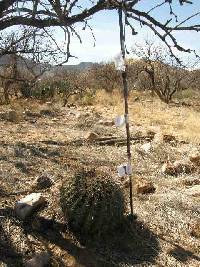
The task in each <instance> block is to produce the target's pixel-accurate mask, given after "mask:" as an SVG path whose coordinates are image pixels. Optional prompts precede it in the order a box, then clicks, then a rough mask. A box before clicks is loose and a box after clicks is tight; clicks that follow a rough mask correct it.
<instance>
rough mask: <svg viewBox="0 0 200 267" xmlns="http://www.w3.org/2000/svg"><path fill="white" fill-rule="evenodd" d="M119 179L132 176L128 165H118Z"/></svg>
mask: <svg viewBox="0 0 200 267" xmlns="http://www.w3.org/2000/svg"><path fill="white" fill-rule="evenodd" d="M117 170H118V175H119V177H123V176H125V175H131V174H132V167H131V165H130V164H125V165H120V166H119V167H117Z"/></svg>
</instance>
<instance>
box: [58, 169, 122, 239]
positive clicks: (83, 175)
mask: <svg viewBox="0 0 200 267" xmlns="http://www.w3.org/2000/svg"><path fill="white" fill-rule="evenodd" d="M60 202H61V207H62V210H63V212H64V216H65V218H66V220H67V222H68V225H69V227H70V229H71V230H72V231H74V232H75V233H76V234H79V235H81V236H83V237H87V238H91V239H94V238H95V237H100V236H103V235H105V234H106V233H108V232H109V231H112V230H113V229H115V228H116V227H117V226H118V225H120V223H121V222H122V219H123V216H124V210H125V205H124V197H123V193H122V191H121V189H120V187H119V186H118V185H117V184H115V183H114V181H113V180H112V179H111V178H110V177H108V176H107V175H106V174H104V173H97V172H95V171H94V170H90V171H87V170H82V171H81V172H79V173H77V174H75V175H74V176H72V177H71V178H70V179H69V180H68V181H66V182H65V183H63V186H62V188H61V198H60Z"/></svg>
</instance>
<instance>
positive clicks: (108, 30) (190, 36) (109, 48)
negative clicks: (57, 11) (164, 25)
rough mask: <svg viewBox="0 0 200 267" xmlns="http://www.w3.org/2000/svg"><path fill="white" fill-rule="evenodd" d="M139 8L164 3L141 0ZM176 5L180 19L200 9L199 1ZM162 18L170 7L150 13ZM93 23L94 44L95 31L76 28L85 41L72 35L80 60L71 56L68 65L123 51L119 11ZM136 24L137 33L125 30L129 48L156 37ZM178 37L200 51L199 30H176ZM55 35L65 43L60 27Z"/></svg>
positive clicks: (98, 16) (101, 59)
mask: <svg viewBox="0 0 200 267" xmlns="http://www.w3.org/2000/svg"><path fill="white" fill-rule="evenodd" d="M140 2H141V3H140V4H139V5H137V6H136V7H137V8H138V9H140V10H149V9H151V7H153V6H155V4H158V3H161V2H163V1H162V0H141V1H140ZM175 2H176V4H175V5H174V11H175V13H176V14H178V15H179V18H180V21H181V20H182V19H184V18H187V17H188V16H190V15H192V14H194V13H196V12H198V11H200V0H194V1H193V3H194V4H193V5H189V4H188V5H185V6H183V7H180V5H179V4H178V0H177V1H176V0H175ZM151 15H153V16H154V17H155V18H157V19H158V20H159V21H166V19H167V18H169V17H170V15H169V8H167V7H161V8H159V9H156V10H155V11H153V12H152V13H151ZM191 23H200V15H198V16H197V17H195V19H192V20H191ZM90 25H91V27H92V29H93V33H94V35H95V39H96V41H95V46H94V40H93V37H92V34H91V32H90V31H89V30H86V31H82V26H80V25H78V26H77V27H76V29H77V30H78V32H79V33H80V35H81V38H82V44H80V42H79V40H78V39H77V38H73V39H72V42H71V53H72V54H73V55H74V56H76V57H78V59H74V58H71V59H70V60H69V62H68V64H78V63H80V62H83V61H84V62H107V61H111V60H113V58H114V57H116V55H117V54H119V53H120V45H119V27H118V13H117V11H106V12H105V11H103V12H100V13H98V14H96V15H94V16H93V18H92V19H91V21H90ZM133 25H134V27H135V29H136V31H137V32H138V34H137V35H136V36H132V35H131V33H130V30H128V29H127V32H126V45H127V48H128V50H129V51H130V49H131V47H133V46H134V44H135V43H142V42H143V41H144V40H145V39H151V40H155V42H160V41H158V39H157V38H155V36H154V34H153V33H152V31H151V30H149V29H148V28H146V27H143V28H141V26H140V25H138V24H137V23H136V22H135V21H133ZM176 37H177V40H178V41H179V42H180V44H181V45H183V46H184V47H186V48H192V49H196V50H200V32H199V33H196V32H195V33H194V32H193V33H192V32H188V31H187V32H179V33H176ZM56 38H57V40H58V41H59V42H61V43H62V42H63V34H62V32H61V31H59V30H57V32H56Z"/></svg>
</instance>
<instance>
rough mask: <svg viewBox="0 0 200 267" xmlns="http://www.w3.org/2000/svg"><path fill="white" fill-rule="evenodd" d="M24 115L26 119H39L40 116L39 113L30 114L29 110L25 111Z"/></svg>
mask: <svg viewBox="0 0 200 267" xmlns="http://www.w3.org/2000/svg"><path fill="white" fill-rule="evenodd" d="M25 115H26V116H27V117H31V118H40V117H41V114H40V113H37V112H32V111H30V110H26V111H25Z"/></svg>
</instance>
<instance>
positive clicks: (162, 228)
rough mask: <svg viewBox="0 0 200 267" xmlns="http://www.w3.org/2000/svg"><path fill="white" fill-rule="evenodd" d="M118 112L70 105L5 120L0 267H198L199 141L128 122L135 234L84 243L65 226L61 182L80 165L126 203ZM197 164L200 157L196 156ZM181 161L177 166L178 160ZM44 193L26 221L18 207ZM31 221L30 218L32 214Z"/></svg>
mask: <svg viewBox="0 0 200 267" xmlns="http://www.w3.org/2000/svg"><path fill="white" fill-rule="evenodd" d="M114 116H115V114H114V110H113V108H112V107H106V108H102V107H101V108H100V107H70V108H68V107H66V108H59V109H52V108H50V107H49V106H47V105H38V109H37V110H31V109H30V110H23V112H22V111H21V113H20V112H19V111H17V114H15V112H8V111H7V108H4V107H2V109H1V114H0V266H2V267H3V266H10V267H11V266H13V267H17V266H24V265H25V266H37V267H38V266H45V264H46V266H71V267H73V266H74V267H75V266H85V267H88V266H91V267H98V266H123V267H125V266H171V267H174V266H190V267H193V266H196V267H197V266H199V265H200V253H199V252H200V239H199V238H200V229H199V224H200V161H198V157H200V144H198V143H192V142H190V143H189V142H187V141H186V140H184V139H182V138H179V137H177V136H176V135H174V136H173V135H171V134H168V135H167V134H166V133H163V132H162V130H159V127H155V128H153V127H143V126H141V125H140V126H135V125H134V121H133V118H130V119H131V123H130V124H131V136H132V141H131V142H132V145H131V150H132V157H133V158H132V165H133V176H132V179H133V192H134V196H133V203H134V213H135V215H136V216H135V217H137V218H135V219H134V221H133V222H131V223H130V225H129V231H128V232H127V230H126V231H121V230H119V231H118V230H116V232H114V233H110V236H109V237H108V240H107V241H105V240H99V242H98V244H95V245H94V244H92V245H91V244H83V243H82V242H81V241H80V240H78V239H77V238H76V237H75V236H73V235H72V233H70V232H69V231H68V229H67V227H66V225H65V222H64V219H63V214H62V211H61V208H60V204H59V189H60V186H61V184H62V182H63V181H64V180H65V179H68V177H69V176H71V175H73V174H74V172H75V171H77V169H80V168H81V167H83V166H87V167H91V168H96V169H100V170H101V171H104V172H107V173H109V174H110V175H111V176H112V178H113V180H114V181H115V182H116V183H118V184H119V185H120V186H121V188H122V190H123V192H124V194H125V196H126V199H127V214H129V212H130V210H129V182H128V180H127V178H125V177H122V178H119V176H118V174H117V166H119V165H121V164H123V163H126V140H125V130H124V128H116V127H115V125H113V118H114ZM194 158H195V159H194ZM177 161H178V163H177ZM32 193H41V195H42V197H43V198H45V200H46V203H45V205H42V206H41V207H39V208H37V209H36V210H35V212H34V213H33V214H31V216H28V217H26V216H25V217H23V218H20V217H19V216H17V213H16V203H17V202H18V201H19V200H21V199H23V198H24V197H26V196H27V195H29V194H32ZM29 215H30V214H29Z"/></svg>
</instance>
